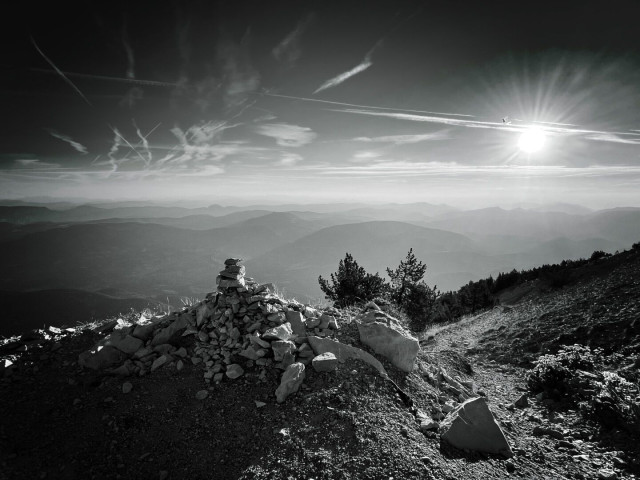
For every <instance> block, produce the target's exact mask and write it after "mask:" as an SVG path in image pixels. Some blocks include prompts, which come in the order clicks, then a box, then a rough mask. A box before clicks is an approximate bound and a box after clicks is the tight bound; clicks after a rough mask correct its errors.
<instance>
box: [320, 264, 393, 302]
mask: <svg viewBox="0 0 640 480" xmlns="http://www.w3.org/2000/svg"><path fill="white" fill-rule="evenodd" d="M318 283H319V284H320V289H321V290H322V291H323V292H324V294H325V295H326V298H328V299H329V300H333V302H335V304H336V306H339V307H346V306H349V305H354V304H356V303H361V302H366V301H369V300H372V299H374V298H376V297H378V296H381V295H382V294H383V293H384V291H385V290H386V284H385V281H384V279H383V278H382V277H380V276H379V275H378V273H376V274H375V275H371V274H370V273H367V271H366V270H365V269H364V268H362V267H361V266H360V265H358V262H356V261H355V260H354V258H353V256H351V254H350V253H347V254H346V256H345V258H344V260H340V263H339V264H338V271H337V272H335V273H332V274H331V282H329V281H328V280H325V279H324V278H322V276H319V277H318Z"/></svg>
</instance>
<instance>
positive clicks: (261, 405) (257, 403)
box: [254, 400, 266, 408]
mask: <svg viewBox="0 0 640 480" xmlns="http://www.w3.org/2000/svg"><path fill="white" fill-rule="evenodd" d="M254 402H255V404H256V408H262V407H264V406H265V405H266V403H264V402H259V401H258V400H254Z"/></svg>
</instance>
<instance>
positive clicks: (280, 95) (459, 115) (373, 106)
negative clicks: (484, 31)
mask: <svg viewBox="0 0 640 480" xmlns="http://www.w3.org/2000/svg"><path fill="white" fill-rule="evenodd" d="M255 95H261V96H264V97H273V98H287V99H289V100H299V101H302V102H316V103H324V104H326V105H341V106H344V107H356V108H366V109H371V110H390V111H393V112H412V113H425V114H427V115H449V116H451V117H466V118H472V117H474V115H469V114H466V113H450V112H447V113H444V112H430V111H426V110H411V109H407V108H392V107H378V106H375V105H360V104H356V103H345V102H334V101H331V100H321V99H319V98H309V97H298V96H295V95H282V94H278V93H271V92H267V91H262V92H259V93H255Z"/></svg>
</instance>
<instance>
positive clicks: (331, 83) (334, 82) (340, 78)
mask: <svg viewBox="0 0 640 480" xmlns="http://www.w3.org/2000/svg"><path fill="white" fill-rule="evenodd" d="M380 44H381V42H378V43H376V44H375V45H374V46H373V48H372V49H371V50H369V51H368V52H367V54H366V55H365V56H364V58H363V59H362V61H361V62H360V63H359V64H358V65H356V66H355V67H353V68H352V69H351V70H348V71H346V72H344V73H341V74H340V75H337V76H335V77H333V78H331V79H329V80H327V81H326V82H324V83H323V84H322V85H320V87H318V88H317V89H316V91H315V92H313V94H314V95H315V94H316V93H320V92H322V91H323V90H326V89H327V88H333V87H336V86H338V85H340V84H341V83H342V82H344V81H346V80H348V79H350V78H351V77H353V76H354V75H357V74H359V73H361V72H364V71H365V70H366V69H367V68H369V67H370V66H371V65H373V61H372V60H371V56H372V55H373V52H374V51H375V50H376V48H378V46H379V45H380Z"/></svg>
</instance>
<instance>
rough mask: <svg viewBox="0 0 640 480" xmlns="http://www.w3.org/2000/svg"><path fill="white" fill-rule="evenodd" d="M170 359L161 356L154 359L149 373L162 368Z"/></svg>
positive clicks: (166, 356)
mask: <svg viewBox="0 0 640 480" xmlns="http://www.w3.org/2000/svg"><path fill="white" fill-rule="evenodd" d="M170 359H171V357H169V356H168V355H161V356H160V357H158V358H156V359H155V360H154V361H153V364H151V371H152V372H154V371H156V370H157V369H158V368H160V367H162V366H163V365H164V364H165V363H167V362H168V361H169V360H170Z"/></svg>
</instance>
